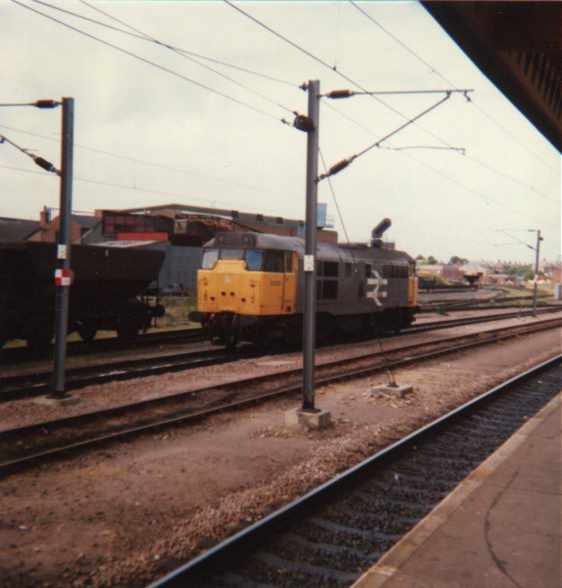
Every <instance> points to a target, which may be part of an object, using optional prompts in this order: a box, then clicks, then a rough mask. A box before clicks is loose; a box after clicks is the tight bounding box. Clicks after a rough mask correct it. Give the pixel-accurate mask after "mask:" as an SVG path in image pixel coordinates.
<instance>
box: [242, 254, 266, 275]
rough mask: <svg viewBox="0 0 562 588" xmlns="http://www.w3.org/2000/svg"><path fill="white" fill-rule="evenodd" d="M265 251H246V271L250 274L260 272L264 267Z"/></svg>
mask: <svg viewBox="0 0 562 588" xmlns="http://www.w3.org/2000/svg"><path fill="white" fill-rule="evenodd" d="M263 253H264V252H263V251H258V250H257V249H248V251H246V269H247V270H248V271H249V272H259V271H261V268H262V267H263Z"/></svg>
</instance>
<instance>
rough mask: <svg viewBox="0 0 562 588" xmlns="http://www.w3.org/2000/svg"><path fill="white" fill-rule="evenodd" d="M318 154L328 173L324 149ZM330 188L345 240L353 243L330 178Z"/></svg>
mask: <svg viewBox="0 0 562 588" xmlns="http://www.w3.org/2000/svg"><path fill="white" fill-rule="evenodd" d="M318 153H319V154H320V159H321V160H322V166H323V167H324V172H326V173H327V172H328V167H327V166H326V160H325V159H324V155H323V153H322V149H318ZM328 186H329V187H330V192H331V193H332V199H333V201H334V205H335V207H336V211H337V213H338V217H339V219H340V224H341V226H342V229H343V232H344V234H345V238H346V240H347V242H348V243H350V242H351V241H350V240H349V234H348V232H347V228H346V226H345V222H344V220H343V215H342V213H341V210H340V206H339V204H338V199H337V198H336V192H335V190H334V186H333V185H332V180H331V179H330V178H329V177H328Z"/></svg>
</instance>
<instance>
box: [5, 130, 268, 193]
mask: <svg viewBox="0 0 562 588" xmlns="http://www.w3.org/2000/svg"><path fill="white" fill-rule="evenodd" d="M0 128H3V129H8V130H10V131H13V132H17V133H23V134H25V135H30V136H32V137H38V138H41V139H44V140H46V141H51V142H53V143H60V137H58V138H57V137H49V136H48V135H42V134H40V133H33V132H31V131H27V130H24V129H20V128H17V127H11V126H7V125H2V124H0ZM74 146H75V147H76V148H77V149H81V150H84V151H90V152H92V153H96V154H100V155H107V156H108V157H113V158H115V159H120V160H124V161H130V162H131V163H134V164H140V165H148V166H150V167H156V168H161V169H165V170H168V171H172V172H178V173H182V174H186V175H198V176H201V177H205V178H206V177H208V176H207V175H206V174H203V173H201V172H199V171H198V170H189V169H185V168H181V167H174V166H171V165H166V164H163V163H156V162H154V161H147V160H145V159H139V158H136V157H131V156H129V155H122V154H120V153H115V152H112V151H106V150H104V149H97V148H95V147H89V146H86V145H82V144H80V143H74ZM211 177H212V179H213V180H215V181H216V182H219V183H224V184H228V185H229V186H237V187H240V188H244V189H247V190H253V191H256V192H260V193H264V192H268V193H270V194H276V193H275V192H271V191H270V190H267V189H265V188H261V187H259V186H252V185H251V184H242V183H240V182H235V181H233V180H231V179H222V178H218V177H217V176H216V175H215V174H213V175H212V176H211Z"/></svg>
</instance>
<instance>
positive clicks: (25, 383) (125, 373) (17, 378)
mask: <svg viewBox="0 0 562 588" xmlns="http://www.w3.org/2000/svg"><path fill="white" fill-rule="evenodd" d="M253 356H255V352H252V351H250V350H249V349H247V348H242V349H240V350H238V351H236V352H232V351H225V350H224V349H205V350H199V351H193V352H187V353H175V354H170V355H157V356H153V357H146V356H143V357H140V358H135V359H125V360H119V361H114V362H105V363H103V364H96V365H89V366H82V367H76V368H70V369H68V370H67V372H66V373H67V377H68V381H67V385H66V389H67V390H76V389H79V388H84V387H86V386H90V385H92V384H101V383H104V382H113V381H117V380H129V379H132V378H141V377H147V376H155V375H160V374H164V373H170V372H176V371H183V370H188V369H194V368H198V367H205V366H209V365H219V364H221V363H227V362H230V361H234V360H237V359H242V358H248V357H253ZM51 376H52V372H51V371H44V372H34V373H31V374H17V375H13V376H6V377H4V378H0V403H2V402H8V401H10V400H17V399H22V398H32V397H35V396H41V395H43V394H47V393H48V392H49V391H50V383H49V382H50V378H51Z"/></svg>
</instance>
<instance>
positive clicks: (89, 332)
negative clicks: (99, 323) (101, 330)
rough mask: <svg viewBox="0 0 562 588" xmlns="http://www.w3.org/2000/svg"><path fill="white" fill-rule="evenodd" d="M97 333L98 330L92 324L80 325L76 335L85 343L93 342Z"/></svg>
mask: <svg viewBox="0 0 562 588" xmlns="http://www.w3.org/2000/svg"><path fill="white" fill-rule="evenodd" d="M97 332H98V330H97V328H96V326H95V325H94V324H93V323H82V324H81V325H80V326H79V327H78V334H79V335H80V338H81V339H82V341H84V342H86V343H90V342H91V341H93V340H94V339H95V338H96V334H97Z"/></svg>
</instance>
